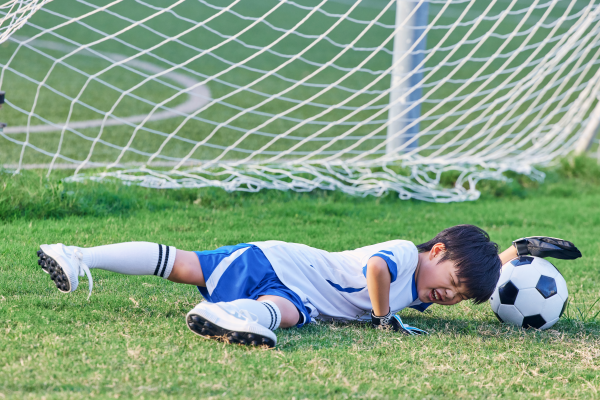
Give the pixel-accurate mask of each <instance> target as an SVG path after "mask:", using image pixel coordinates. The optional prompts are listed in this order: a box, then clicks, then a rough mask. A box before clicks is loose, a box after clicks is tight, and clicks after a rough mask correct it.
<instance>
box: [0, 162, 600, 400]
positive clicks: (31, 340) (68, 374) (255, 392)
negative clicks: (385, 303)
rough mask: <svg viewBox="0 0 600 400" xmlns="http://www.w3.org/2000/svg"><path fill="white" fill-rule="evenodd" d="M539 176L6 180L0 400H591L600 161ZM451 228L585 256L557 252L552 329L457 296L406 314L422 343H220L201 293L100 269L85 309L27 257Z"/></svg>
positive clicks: (354, 336) (597, 348)
mask: <svg viewBox="0 0 600 400" xmlns="http://www.w3.org/2000/svg"><path fill="white" fill-rule="evenodd" d="M547 172H548V178H547V183H546V184H544V185H541V186H539V185H537V184H535V183H533V182H528V181H527V180H526V179H525V180H523V178H518V177H517V178H518V179H515V180H513V181H512V182H509V183H502V184H498V183H489V184H486V185H488V186H485V185H484V187H485V188H486V190H485V191H484V195H483V197H482V199H481V200H479V201H476V202H468V203H453V204H430V203H423V202H416V201H400V200H398V199H397V198H395V196H392V195H389V196H386V197H383V198H379V199H375V198H372V197H369V198H366V199H358V198H353V197H348V196H345V195H343V194H340V193H337V192H333V193H328V192H315V193H311V194H295V193H287V192H277V191H270V192H261V193H258V194H243V193H233V194H227V193H225V192H222V191H220V190H215V189H205V190H187V191H186V190H183V191H153V190H148V189H143V188H138V187H125V186H118V185H116V184H115V185H112V184H108V183H107V184H105V185H99V184H95V183H93V182H86V183H80V184H68V183H60V182H58V181H56V180H51V181H46V180H44V179H42V178H39V177H38V176H37V175H36V174H35V173H33V172H31V173H27V174H23V175H20V176H16V177H12V176H10V175H8V174H2V175H0V234H1V235H2V237H3V238H4V240H3V241H2V242H1V243H0V332H1V335H0V398H11V399H12V398H14V399H33V398H35V399H38V398H46V399H83V398H86V399H87V398H90V397H94V398H142V397H143V398H145V399H150V398H152V399H155V398H157V399H158V398H181V399H188V398H211V397H212V398H217V397H218V398H251V399H255V398H265V399H271V398H273V399H275V398H277V399H279V398H296V399H303V398H459V397H460V398H490V397H503V398H596V397H597V391H598V389H599V388H600V381H599V379H598V374H597V371H598V368H599V367H600V364H599V361H598V360H599V354H600V340H599V339H598V337H599V335H600V321H598V319H597V312H598V310H599V309H600V307H599V306H598V304H594V302H595V301H596V300H597V299H598V298H600V277H599V275H598V272H597V264H598V260H599V259H600V246H599V245H598V240H597V238H598V237H599V236H600V228H599V227H600V216H599V214H598V212H597V209H598V204H599V202H600V189H598V187H599V186H598V182H599V181H600V170H599V169H598V167H597V166H594V164H592V163H589V162H588V161H587V160H585V159H575V160H571V161H565V162H564V163H563V165H562V167H561V168H558V169H555V170H551V171H547ZM519 179H521V181H520V182H519ZM69 192H71V193H70V194H67V193H69ZM94 199H96V201H94ZM1 207H3V208H1ZM46 207H47V208H48V209H49V210H50V211H48V212H45V211H44V210H45V209H46ZM460 223H472V224H476V225H479V226H481V227H482V228H484V229H486V230H487V231H488V232H489V233H490V235H491V236H492V238H493V240H495V241H496V242H498V243H499V244H500V246H501V247H503V248H505V247H506V246H508V245H509V244H510V243H511V241H512V240H513V239H515V238H517V237H521V236H526V235H537V234H543V235H550V236H558V237H564V238H567V239H569V240H572V241H574V242H575V243H576V245H577V246H578V247H579V248H580V249H581V251H582V252H583V254H584V257H583V258H582V259H579V260H576V261H561V260H555V261H554V260H553V262H554V263H555V265H556V266H557V267H558V268H559V269H560V271H561V272H562V274H563V275H564V277H565V279H566V280H567V283H568V285H569V294H570V297H571V303H570V306H569V308H568V310H567V312H566V314H565V316H564V317H563V318H562V319H561V320H560V321H559V322H558V323H557V324H556V325H555V326H554V327H553V328H552V329H551V330H548V331H545V332H538V331H534V330H520V329H514V328H511V327H508V326H504V325H502V324H500V323H499V322H498V321H497V320H496V318H495V317H494V315H493V313H492V312H491V310H490V307H489V305H488V304H483V305H480V306H474V305H472V304H470V303H461V304H459V305H457V306H454V307H441V306H436V305H434V306H432V307H431V308H430V309H429V310H430V311H428V312H426V313H424V314H420V313H418V312H416V311H413V310H410V311H403V312H401V315H402V317H403V318H404V320H405V321H406V322H408V323H409V324H414V325H416V326H418V327H421V328H424V329H427V330H429V331H430V332H431V335H430V336H429V337H419V338H407V337H404V336H399V335H397V334H394V333H390V332H380V331H374V330H371V329H370V328H369V327H367V326H366V325H362V324H358V323H351V324H346V325H344V324H337V323H336V324H330V323H320V324H317V325H312V326H308V327H305V328H302V329H286V330H280V331H278V340H279V344H278V346H277V348H276V349H275V350H271V351H266V350H261V349H250V348H243V347H238V346H229V345H224V344H221V343H217V342H213V341H204V340H202V339H200V338H198V337H197V336H195V335H193V334H192V333H191V332H189V330H188V328H187V327H186V326H185V322H184V315H185V313H186V312H187V311H188V310H189V309H190V308H192V307H193V306H194V305H195V304H196V303H197V302H199V301H200V300H201V297H200V295H199V294H198V292H197V290H196V289H195V288H194V287H191V286H185V285H177V284H173V283H171V282H168V281H164V280H160V279H157V278H155V277H132V276H123V275H117V274H110V273H107V272H104V271H93V275H94V279H95V288H94V292H93V295H92V297H91V299H90V301H87V300H86V298H87V294H86V290H85V288H83V289H78V290H77V291H76V292H75V293H74V294H71V295H63V294H61V293H58V292H57V290H56V288H55V287H54V286H53V284H52V282H51V281H50V280H49V279H48V277H47V276H46V275H45V274H43V273H42V272H41V271H40V268H39V267H38V266H37V264H36V255H35V251H36V249H37V248H38V246H39V244H41V243H54V242H64V243H69V244H76V245H80V246H94V245H101V244H106V243H112V242H121V241H129V240H148V241H152V242H160V243H168V244H169V245H173V246H176V247H177V248H180V249H189V250H199V249H214V248H217V247H219V246H223V245H230V244H235V243H239V242H245V241H259V240H267V239H279V240H285V241H293V242H300V243H306V244H308V245H311V246H315V247H318V248H323V249H326V250H329V251H339V250H344V249H350V248H355V247H358V246H363V245H367V244H372V243H376V242H381V241H385V240H390V239H395V238H403V239H408V240H412V241H414V242H416V243H420V242H423V241H425V240H427V239H429V238H431V237H432V236H433V235H434V234H436V233H437V232H438V231H440V230H441V229H443V228H445V227H448V226H451V225H455V224H460ZM83 286H84V287H85V286H86V285H85V282H83Z"/></svg>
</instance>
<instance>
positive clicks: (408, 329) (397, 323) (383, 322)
mask: <svg viewBox="0 0 600 400" xmlns="http://www.w3.org/2000/svg"><path fill="white" fill-rule="evenodd" d="M371 326H372V327H373V328H375V329H377V328H380V329H386V328H391V329H392V330H394V331H395V332H402V333H404V334H405V335H429V333H427V332H426V331H424V330H422V329H419V328H415V327H414V326H410V325H407V324H405V323H403V322H402V320H401V319H400V317H399V316H397V315H392V310H391V309H390V311H389V312H388V313H387V314H386V315H384V316H383V317H378V316H376V315H375V313H374V312H373V310H371Z"/></svg>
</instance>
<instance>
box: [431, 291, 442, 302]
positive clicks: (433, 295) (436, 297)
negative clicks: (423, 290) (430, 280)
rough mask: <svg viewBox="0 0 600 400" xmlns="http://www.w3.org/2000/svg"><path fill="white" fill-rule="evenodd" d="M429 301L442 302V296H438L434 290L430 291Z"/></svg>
mask: <svg viewBox="0 0 600 400" xmlns="http://www.w3.org/2000/svg"><path fill="white" fill-rule="evenodd" d="M429 299H430V300H431V301H432V302H433V301H442V296H440V295H439V293H438V292H437V291H436V290H435V289H431V292H429Z"/></svg>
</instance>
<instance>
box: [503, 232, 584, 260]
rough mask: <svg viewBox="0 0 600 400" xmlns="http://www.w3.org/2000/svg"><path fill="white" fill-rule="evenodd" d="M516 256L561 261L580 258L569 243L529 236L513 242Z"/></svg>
mask: <svg viewBox="0 0 600 400" xmlns="http://www.w3.org/2000/svg"><path fill="white" fill-rule="evenodd" d="M513 246H515V248H516V249H517V254H518V255H519V257H521V256H534V257H542V258H544V257H553V258H560V259H561V260H574V259H576V258H579V257H581V252H580V251H579V249H577V247H575V245H574V244H573V243H571V242H569V241H566V240H562V239H557V238H551V237H545V236H531V237H526V238H521V239H517V240H515V241H514V242H513Z"/></svg>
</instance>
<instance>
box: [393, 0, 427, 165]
mask: <svg viewBox="0 0 600 400" xmlns="http://www.w3.org/2000/svg"><path fill="white" fill-rule="evenodd" d="M428 20H429V3H428V2H427V1H424V0H422V1H418V0H414V1H413V0H396V22H395V25H396V32H395V35H394V47H393V58H392V71H391V79H390V81H391V82H390V84H391V87H390V108H389V116H388V120H389V122H388V128H387V136H388V139H387V140H388V142H387V145H386V153H387V154H388V155H389V156H391V157H393V156H395V155H396V153H397V152H398V148H399V147H400V146H402V145H403V144H404V143H406V142H409V141H410V140H411V139H413V138H414V136H415V135H416V134H417V133H418V132H419V122H418V118H419V117H420V115H421V104H420V102H419V100H420V99H421V92H422V89H421V86H420V85H421V84H422V82H423V72H422V70H423V65H422V63H423V60H424V58H425V54H424V52H425V49H426V43H427V35H426V30H425V28H426V26H427V24H428ZM417 147H418V139H417V140H413V141H412V142H410V143H409V144H408V145H407V146H404V149H405V150H411V149H415V148H417Z"/></svg>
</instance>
